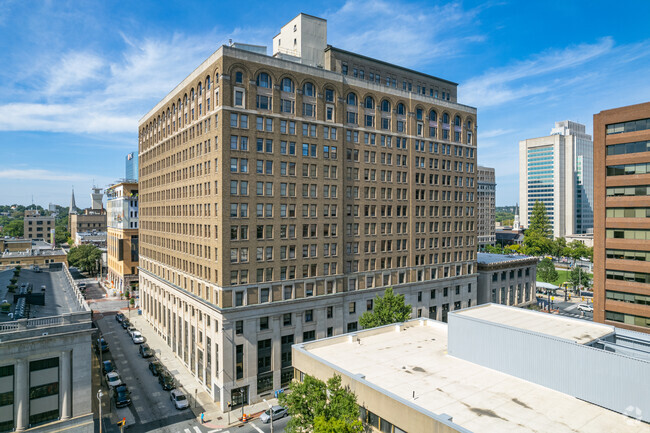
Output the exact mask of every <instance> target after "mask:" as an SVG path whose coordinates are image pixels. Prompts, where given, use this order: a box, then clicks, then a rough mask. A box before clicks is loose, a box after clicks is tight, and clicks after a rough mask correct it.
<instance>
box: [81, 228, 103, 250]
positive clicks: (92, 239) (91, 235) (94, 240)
mask: <svg viewBox="0 0 650 433" xmlns="http://www.w3.org/2000/svg"><path fill="white" fill-rule="evenodd" d="M74 244H75V245H76V246H79V245H94V246H96V247H98V248H106V232H105V231H104V232H99V231H94V230H93V231H90V232H77V233H76V234H75V238H74Z"/></svg>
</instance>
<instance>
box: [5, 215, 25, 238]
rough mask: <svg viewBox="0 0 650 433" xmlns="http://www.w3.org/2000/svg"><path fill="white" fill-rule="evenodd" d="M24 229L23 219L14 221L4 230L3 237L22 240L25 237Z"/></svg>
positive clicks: (6, 225)
mask: <svg viewBox="0 0 650 433" xmlns="http://www.w3.org/2000/svg"><path fill="white" fill-rule="evenodd" d="M24 229H25V227H24V223H23V219H22V218H20V219H12V220H11V221H9V222H8V223H7V224H5V225H4V227H3V228H2V235H3V236H11V237H15V238H21V237H23V235H24Z"/></svg>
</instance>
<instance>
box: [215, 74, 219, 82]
mask: <svg viewBox="0 0 650 433" xmlns="http://www.w3.org/2000/svg"><path fill="white" fill-rule="evenodd" d="M218 82H219V73H218V72H217V73H216V74H215V75H214V84H217V83H218Z"/></svg>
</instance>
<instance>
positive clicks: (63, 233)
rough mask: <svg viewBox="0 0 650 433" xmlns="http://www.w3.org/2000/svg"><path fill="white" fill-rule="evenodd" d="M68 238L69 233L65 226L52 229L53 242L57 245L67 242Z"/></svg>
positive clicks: (59, 225)
mask: <svg viewBox="0 0 650 433" xmlns="http://www.w3.org/2000/svg"><path fill="white" fill-rule="evenodd" d="M69 237H70V232H69V231H68V229H67V227H66V225H61V224H58V225H57V226H56V227H55V229H54V240H55V242H56V244H57V245H59V246H60V245H61V244H64V243H66V242H67V241H68V238H69Z"/></svg>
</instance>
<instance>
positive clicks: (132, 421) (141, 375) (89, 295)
mask: <svg viewBox="0 0 650 433" xmlns="http://www.w3.org/2000/svg"><path fill="white" fill-rule="evenodd" d="M73 277H74V278H75V279H76V280H77V281H78V282H81V281H85V282H86V284H87V289H86V300H87V301H88V303H89V305H90V307H91V308H92V309H93V310H94V311H95V314H94V318H95V324H96V326H97V327H98V332H97V335H96V336H95V339H96V338H97V336H98V335H99V332H101V334H102V335H103V337H104V339H105V340H106V342H107V343H108V347H109V350H108V351H107V352H104V353H102V354H101V359H100V354H98V353H97V352H95V351H94V352H93V362H94V368H93V396H94V397H93V410H94V412H95V413H96V414H98V412H99V410H98V400H97V397H96V396H97V391H98V390H99V388H100V386H101V389H102V391H103V393H104V396H103V398H102V431H103V432H106V433H117V432H119V431H120V429H119V427H117V421H119V420H121V419H122V418H126V421H127V428H126V429H125V431H126V432H128V433H131V432H133V433H145V432H163V433H217V432H222V433H234V432H235V431H237V432H238V433H260V432H264V433H270V431H271V427H270V425H269V424H263V423H262V422H261V421H260V420H259V419H256V420H254V421H252V422H250V423H248V424H246V425H244V426H241V427H232V428H230V429H210V428H208V427H206V426H204V425H201V423H200V421H199V420H197V419H196V418H195V417H194V415H193V414H192V411H191V410H189V409H185V410H177V409H176V408H175V407H174V405H173V403H172V402H171V400H170V399H169V391H164V390H163V389H162V387H161V386H160V384H159V383H158V378H157V377H155V376H153V375H152V374H151V372H150V371H149V361H150V360H152V359H153V358H149V359H143V358H142V357H141V356H140V353H139V351H138V348H139V345H137V344H134V343H133V341H132V340H131V338H130V336H129V334H128V333H127V332H126V330H125V329H123V328H122V326H121V324H120V323H119V322H117V321H116V320H115V312H117V311H119V309H120V308H122V307H126V305H127V304H126V301H122V300H109V299H106V298H104V291H103V290H102V289H101V288H100V287H99V285H98V284H97V282H96V281H95V279H94V278H85V277H84V276H83V275H81V274H79V273H78V272H73ZM128 314H129V313H127V312H125V315H126V316H127V318H128ZM131 314H137V313H136V311H132V312H131ZM109 359H110V360H112V361H113V363H114V365H115V366H116V369H117V372H118V373H119V375H120V378H121V380H122V382H124V383H126V385H127V386H128V388H129V391H130V392H131V400H132V404H131V406H129V407H127V408H120V409H118V408H116V407H115V404H114V403H113V400H112V398H110V397H109V395H110V394H109V389H108V387H107V385H106V380H105V378H104V377H103V376H102V375H101V374H100V371H101V370H100V365H101V361H105V360H109ZM172 373H173V371H172ZM100 383H101V384H100ZM190 397H191V396H190ZM288 420H289V418H283V419H280V420H278V421H275V422H274V423H273V427H274V429H273V430H274V432H276V433H281V432H283V431H284V427H285V426H286V425H287V422H288ZM206 422H208V423H211V424H218V423H217V422H216V421H212V420H209V419H206ZM98 430H99V428H98V426H97V428H96V431H98Z"/></svg>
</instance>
